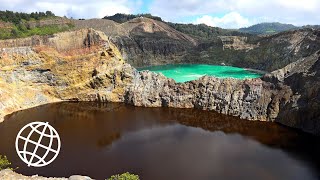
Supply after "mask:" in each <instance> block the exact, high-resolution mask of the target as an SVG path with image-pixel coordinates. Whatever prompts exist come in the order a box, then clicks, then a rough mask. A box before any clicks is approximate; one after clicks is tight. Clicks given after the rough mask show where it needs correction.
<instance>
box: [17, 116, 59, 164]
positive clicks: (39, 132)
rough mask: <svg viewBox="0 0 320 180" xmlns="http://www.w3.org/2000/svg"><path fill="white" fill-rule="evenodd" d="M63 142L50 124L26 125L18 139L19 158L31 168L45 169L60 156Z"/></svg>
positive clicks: (35, 123) (33, 123) (34, 123)
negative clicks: (44, 167)
mask: <svg viewBox="0 0 320 180" xmlns="http://www.w3.org/2000/svg"><path fill="white" fill-rule="evenodd" d="M60 148H61V141H60V137H59V134H58V133H57V131H56V130H55V129H54V128H53V127H52V126H51V125H50V124H49V123H48V122H32V123H29V124H27V125H25V126H24V127H23V128H22V129H21V130H20V131H19V133H18V135H17V138H16V151H17V153H18V156H19V157H20V158H21V160H22V161H23V162H25V163H26V164H27V165H28V166H29V167H30V166H33V167H43V166H47V165H48V164H50V163H52V162H53V161H54V160H55V159H56V158H57V156H58V155H59V152H60Z"/></svg>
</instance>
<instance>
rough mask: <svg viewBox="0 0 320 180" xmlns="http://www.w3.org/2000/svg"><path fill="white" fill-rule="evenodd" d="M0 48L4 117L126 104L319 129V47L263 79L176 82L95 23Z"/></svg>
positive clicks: (0, 97)
mask: <svg viewBox="0 0 320 180" xmlns="http://www.w3.org/2000/svg"><path fill="white" fill-rule="evenodd" d="M313 36H314V37H313V38H312V41H320V33H319V32H317V33H316V32H315V33H314V35H313ZM0 48H1V49H0V53H1V57H0V119H2V120H3V118H5V116H6V115H8V114H10V113H12V112H14V111H17V110H20V109H24V108H30V107H34V106H38V105H41V104H45V103H52V102H58V101H70V100H71V101H98V102H125V103H128V104H132V105H135V106H145V107H175V108H199V109H203V110H214V111H217V112H220V113H223V114H227V115H233V116H238V117H240V118H242V119H247V120H260V121H276V122H279V123H281V124H284V125H287V126H290V127H294V128H299V129H302V130H304V131H306V132H310V133H313V134H320V111H319V110H320V54H319V51H318V52H316V53H312V54H306V55H304V56H303V57H302V58H300V59H299V60H297V61H295V62H292V63H289V64H287V65H286V66H285V67H283V68H282V69H279V70H277V71H274V72H272V73H270V74H268V75H266V76H264V77H262V78H258V79H248V80H237V79H217V78H214V77H202V78H201V79H199V80H196V81H191V82H186V83H176V82H175V81H174V80H172V79H168V78H166V77H164V76H163V75H159V74H155V73H152V72H148V71H145V72H138V71H137V70H136V69H135V68H133V67H132V66H130V65H129V64H127V63H126V62H125V61H124V60H123V59H122V57H121V54H120V52H119V51H118V49H117V47H116V46H115V45H114V44H113V43H111V42H110V41H109V38H108V37H107V36H106V35H105V34H104V33H102V32H99V31H95V30H93V29H82V30H78V31H73V32H65V33H59V34H56V35H54V36H44V37H38V36H36V37H32V38H26V39H17V40H5V41H0ZM297 48H301V47H297ZM289 62H290V61H289Z"/></svg>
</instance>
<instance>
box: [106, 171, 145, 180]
mask: <svg viewBox="0 0 320 180" xmlns="http://www.w3.org/2000/svg"><path fill="white" fill-rule="evenodd" d="M107 180H140V179H139V176H138V175H134V174H130V173H128V172H126V173H123V174H121V175H120V174H117V175H114V176H111V177H110V178H108V179H107Z"/></svg>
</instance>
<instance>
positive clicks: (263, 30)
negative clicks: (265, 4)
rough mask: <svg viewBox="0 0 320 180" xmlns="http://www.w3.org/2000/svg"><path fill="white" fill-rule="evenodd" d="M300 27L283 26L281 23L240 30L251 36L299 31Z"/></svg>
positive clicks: (262, 24)
mask: <svg viewBox="0 0 320 180" xmlns="http://www.w3.org/2000/svg"><path fill="white" fill-rule="evenodd" d="M297 28H298V27H296V26H294V25H292V24H281V23H261V24H256V25H253V26H250V27H247V28H240V29H239V31H240V32H244V33H250V34H274V33H279V32H282V31H288V30H291V29H297Z"/></svg>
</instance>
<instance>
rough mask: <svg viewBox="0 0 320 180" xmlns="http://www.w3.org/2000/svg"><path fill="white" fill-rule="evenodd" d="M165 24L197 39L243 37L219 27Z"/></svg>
mask: <svg viewBox="0 0 320 180" xmlns="http://www.w3.org/2000/svg"><path fill="white" fill-rule="evenodd" d="M167 24H168V25H169V26H171V27H172V28H174V29H176V30H178V31H180V32H183V33H185V34H189V35H192V36H195V37H198V38H203V39H213V38H216V37H217V36H238V35H243V33H240V32H238V31H235V30H230V29H222V28H219V27H211V26H207V25H205V24H198V25H195V24H179V23H170V22H167Z"/></svg>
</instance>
